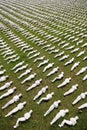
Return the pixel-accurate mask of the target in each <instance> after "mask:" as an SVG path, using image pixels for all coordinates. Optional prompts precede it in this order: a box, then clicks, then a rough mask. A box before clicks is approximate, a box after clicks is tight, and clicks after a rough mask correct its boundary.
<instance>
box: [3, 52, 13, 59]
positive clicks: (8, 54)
mask: <svg viewBox="0 0 87 130" xmlns="http://www.w3.org/2000/svg"><path fill="white" fill-rule="evenodd" d="M14 52H15V51H11V52H7V53H6V54H5V55H4V56H3V58H5V57H6V56H10V55H12V54H14Z"/></svg>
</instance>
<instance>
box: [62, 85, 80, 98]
mask: <svg viewBox="0 0 87 130" xmlns="http://www.w3.org/2000/svg"><path fill="white" fill-rule="evenodd" d="M77 88H78V84H75V85H73V86H72V87H71V88H70V89H69V90H68V91H67V92H65V93H64V96H67V95H69V94H71V93H73V92H74V91H75V90H77Z"/></svg>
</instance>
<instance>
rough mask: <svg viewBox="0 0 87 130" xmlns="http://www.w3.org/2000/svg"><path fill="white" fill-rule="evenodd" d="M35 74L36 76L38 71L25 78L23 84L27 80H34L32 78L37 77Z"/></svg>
mask: <svg viewBox="0 0 87 130" xmlns="http://www.w3.org/2000/svg"><path fill="white" fill-rule="evenodd" d="M35 76H36V73H34V74H31V75H30V76H29V77H27V78H26V79H24V80H23V81H22V82H21V84H24V83H25V82H27V81H30V80H32V79H34V78H35Z"/></svg>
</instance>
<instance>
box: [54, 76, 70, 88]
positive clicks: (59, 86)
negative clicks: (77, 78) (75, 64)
mask: <svg viewBox="0 0 87 130" xmlns="http://www.w3.org/2000/svg"><path fill="white" fill-rule="evenodd" d="M70 81H71V77H69V78H66V79H65V80H64V81H63V83H61V84H60V85H58V86H57V88H61V87H64V86H65V85H67V84H69V83H70Z"/></svg>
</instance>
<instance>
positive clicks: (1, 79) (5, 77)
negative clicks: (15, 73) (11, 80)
mask: <svg viewBox="0 0 87 130" xmlns="http://www.w3.org/2000/svg"><path fill="white" fill-rule="evenodd" d="M7 78H8V75H6V76H1V77H0V82H3V81H5V80H6V79H7Z"/></svg>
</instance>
